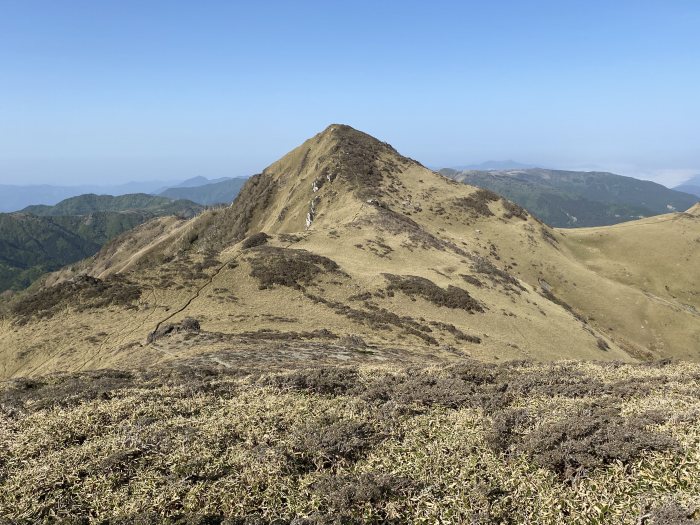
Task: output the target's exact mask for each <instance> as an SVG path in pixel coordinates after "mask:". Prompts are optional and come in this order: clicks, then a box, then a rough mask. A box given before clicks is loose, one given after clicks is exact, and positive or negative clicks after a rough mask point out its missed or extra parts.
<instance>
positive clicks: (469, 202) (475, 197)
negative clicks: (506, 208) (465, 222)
mask: <svg viewBox="0 0 700 525" xmlns="http://www.w3.org/2000/svg"><path fill="white" fill-rule="evenodd" d="M500 198H501V197H499V196H498V195H497V194H495V193H494V192H492V191H489V190H485V189H478V190H476V191H475V192H474V193H472V194H471V195H469V196H468V197H458V198H456V199H454V200H453V201H452V204H453V206H454V207H455V208H457V209H458V210H459V211H460V212H467V213H469V214H470V215H471V216H472V217H474V218H476V217H493V212H492V211H491V209H490V208H489V203H491V202H496V201H497V200H499V199H500Z"/></svg>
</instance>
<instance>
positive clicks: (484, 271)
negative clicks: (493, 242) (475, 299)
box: [461, 255, 525, 293]
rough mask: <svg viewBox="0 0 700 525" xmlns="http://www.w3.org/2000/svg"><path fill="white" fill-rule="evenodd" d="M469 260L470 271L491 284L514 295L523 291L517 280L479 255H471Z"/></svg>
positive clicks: (523, 288) (466, 279)
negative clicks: (486, 279)
mask: <svg viewBox="0 0 700 525" xmlns="http://www.w3.org/2000/svg"><path fill="white" fill-rule="evenodd" d="M471 260H472V265H471V267H472V271H473V272H475V273H478V274H481V275H484V276H486V278H488V279H489V280H490V281H491V282H492V283H494V284H497V285H500V286H501V287H502V288H503V289H505V290H508V291H511V292H515V293H519V292H524V291H525V287H524V286H523V285H522V284H521V283H520V281H519V280H518V279H516V278H515V277H513V276H512V275H511V274H509V273H508V272H507V271H505V270H502V269H500V268H499V267H498V266H496V265H495V264H493V263H492V262H491V261H490V260H488V259H487V258H486V257H481V256H480V255H473V256H471ZM461 277H462V278H463V279H464V280H465V281H467V282H472V281H471V280H470V279H469V276H466V275H462V276H461Z"/></svg>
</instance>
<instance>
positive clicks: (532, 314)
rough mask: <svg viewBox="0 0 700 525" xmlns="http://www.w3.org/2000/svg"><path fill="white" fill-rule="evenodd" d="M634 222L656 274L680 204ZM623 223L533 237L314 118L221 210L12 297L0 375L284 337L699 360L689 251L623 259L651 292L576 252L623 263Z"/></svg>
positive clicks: (106, 252)
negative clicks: (678, 270) (650, 248)
mask: <svg viewBox="0 0 700 525" xmlns="http://www.w3.org/2000/svg"><path fill="white" fill-rule="evenodd" d="M630 224H636V223H630ZM614 228H619V226H618V227H614ZM635 228H636V229H635V232H636V233H635V234H634V235H636V236H640V235H641V236H642V237H639V238H644V237H650V238H652V239H653V240H654V242H657V243H663V250H661V251H660V253H659V257H660V259H659V264H664V265H667V264H674V263H675V261H674V260H673V259H670V258H668V257H667V255H669V254H671V253H673V252H674V250H677V249H678V246H683V245H687V244H688V241H689V240H690V239H693V238H695V237H698V221H697V219H696V218H695V217H694V216H693V215H691V214H688V213H685V214H684V213H676V214H670V215H668V216H664V218H663V220H661V219H660V218H651V219H645V220H644V221H639V224H637V225H636V226H635ZM627 231H630V227H629V226H627V227H626V229H619V230H614V231H611V230H607V229H602V230H600V232H598V231H595V230H594V231H587V230H585V229H584V230H581V231H580V233H578V234H577V235H572V234H571V233H570V231H562V230H556V229H551V228H549V227H547V226H546V225H544V224H543V223H542V222H541V221H539V220H538V219H536V218H534V217H532V216H531V215H530V214H528V213H527V212H526V211H525V210H524V209H522V208H521V207H519V206H517V205H516V204H513V203H512V202H510V201H507V200H505V199H503V198H501V197H500V196H498V195H495V194H493V193H491V192H489V191H487V190H483V189H478V188H474V187H470V186H468V185H464V184H460V183H457V182H455V181H453V180H451V179H448V178H446V177H444V176H441V175H439V174H436V173H434V172H432V171H430V170H428V169H426V168H425V167H424V166H422V165H421V164H420V163H419V162H417V161H414V160H412V159H409V158H407V157H403V156H401V155H400V154H398V153H397V152H396V150H395V149H394V148H392V147H391V146H390V145H388V144H386V143H384V142H381V141H379V140H377V139H374V138H373V137H371V136H369V135H367V134H364V133H362V132H359V131H357V130H354V129H352V128H350V127H347V126H342V125H331V126H329V127H328V128H326V130H324V131H322V132H321V133H319V134H317V135H316V136H314V137H312V138H310V139H309V140H307V141H306V142H304V143H303V144H301V145H300V146H298V147H297V148H295V149H294V150H292V151H291V152H290V153H288V154H287V155H285V156H284V157H282V158H281V159H279V160H278V161H276V162H274V163H272V164H271V165H270V166H269V167H268V168H266V169H265V170H263V172H262V173H260V174H258V175H255V176H253V177H251V178H250V179H249V180H248V181H247V182H246V184H245V186H244V187H243V189H242V191H241V192H240V194H239V196H238V197H237V198H236V199H235V201H234V202H233V203H232V204H231V206H229V207H226V208H216V209H210V210H206V211H204V212H203V213H201V214H199V215H198V216H197V217H195V218H193V219H190V220H188V221H174V220H173V219H169V218H160V219H155V220H153V221H151V222H149V223H146V224H144V225H142V226H140V227H139V228H137V229H136V230H133V231H132V232H128V233H126V234H124V235H122V236H121V237H119V238H117V239H115V240H114V241H112V242H111V243H110V244H109V245H108V246H106V247H105V248H103V249H102V250H101V252H100V253H98V254H97V255H96V256H95V257H93V258H91V259H88V260H86V261H83V262H82V263H80V264H77V265H74V267H73V268H66V269H63V270H61V271H60V272H57V273H55V274H52V275H51V276H50V277H49V278H48V279H47V281H46V284H47V285H48V284H51V285H53V286H46V287H45V288H43V289H42V290H39V291H37V292H36V293H35V294H28V295H26V296H24V297H21V298H19V299H18V300H17V301H16V302H15V303H13V304H12V305H10V307H9V312H8V313H7V314H6V316H5V324H4V325H0V326H4V327H5V328H4V329H3V330H1V331H0V348H2V349H3V350H2V354H0V366H2V368H0V375H3V376H5V377H9V376H14V375H22V374H36V373H45V372H47V371H50V370H54V369H56V367H62V369H67V370H89V369H93V368H100V367H106V366H107V367H119V366H123V364H124V363H126V362H128V363H129V364H130V366H149V365H150V364H154V363H159V362H164V361H168V360H170V359H175V357H177V358H181V357H191V358H195V357H196V356H199V355H207V356H213V357H207V358H206V359H219V360H223V361H224V362H226V363H229V364H230V363H234V362H235V360H236V359H238V358H239V357H237V356H238V355H239V354H237V353H236V351H234V350H230V349H235V348H241V352H242V353H241V354H240V356H241V358H242V356H243V355H244V354H245V352H244V350H243V349H244V348H252V347H256V348H258V347H259V348H260V350H259V351H261V352H267V351H268V350H265V349H269V351H271V349H273V348H275V349H276V350H275V352H282V353H285V352H289V353H291V354H290V355H295V353H296V352H301V350H300V349H301V348H302V347H304V345H306V347H309V345H312V346H313V345H316V346H314V348H318V349H323V348H325V349H327V351H328V352H330V354H329V355H333V356H335V355H353V353H354V352H358V351H359V350H358V349H360V350H361V351H362V352H368V354H367V355H368V356H369V357H370V358H371V359H376V360H380V361H381V360H391V359H393V357H392V356H395V355H397V352H401V353H404V352H405V353H406V354H407V355H409V354H410V355H413V356H419V355H433V356H436V357H439V358H440V359H446V360H448V361H449V360H450V359H455V358H457V356H462V357H471V358H474V359H479V360H484V361H497V360H508V359H523V358H525V359H538V360H545V361H547V360H556V359H564V358H569V359H571V358H576V359H598V360H622V361H635V360H651V359H656V358H661V357H683V358H687V359H699V358H700V356H698V355H696V354H695V353H693V350H692V349H693V348H695V346H694V343H693V341H695V340H697V339H698V337H700V325H698V322H697V317H696V315H695V313H693V308H695V309H697V308H699V307H700V304H699V303H698V299H697V296H695V295H693V290H694V289H695V286H696V284H694V283H697V282H700V279H697V277H698V276H697V275H696V274H697V269H696V268H700V261H698V260H697V254H695V253H694V252H692V251H690V252H684V253H683V254H682V257H683V258H684V264H686V265H687V267H688V268H689V271H688V273H687V275H685V276H683V280H677V282H670V281H668V280H667V279H666V277H667V275H666V276H664V275H663V272H658V273H659V274H658V275H657V274H656V273H654V268H653V267H648V266H647V267H640V270H639V272H640V275H649V277H650V278H651V277H653V282H652V281H650V283H651V284H653V286H650V285H647V284H645V282H644V281H637V280H634V279H632V280H630V279H629V278H628V277H626V274H625V273H624V272H618V270H617V268H618V267H617V266H615V267H613V266H605V267H600V263H599V258H597V257H593V256H591V255H587V254H595V253H597V252H596V250H598V251H600V250H604V251H610V250H612V251H610V253H612V254H613V255H614V257H615V258H617V260H619V263H616V264H619V265H621V267H624V265H626V264H630V263H631V262H633V261H632V260H630V261H627V259H626V257H627V256H628V255H627V254H625V253H619V251H615V250H614V246H615V245H616V242H612V243H605V244H600V243H599V242H598V241H597V239H598V238H599V237H600V236H601V234H603V238H604V239H605V238H614V236H613V237H610V236H611V235H613V234H614V235H620V233H619V232H627ZM652 233H653V236H652ZM638 244H639V246H646V245H645V244H644V243H642V242H640V243H638ZM630 256H631V255H630ZM637 258H638V256H637V255H635V259H637ZM686 259H687V260H686ZM666 287H668V288H666ZM684 288H685V289H686V290H687V294H685V295H682V296H681V295H679V294H678V290H680V289H684ZM102 289H106V290H110V291H109V292H108V294H109V295H108V296H107V297H110V298H111V299H110V301H109V302H108V303H106V304H105V303H104V301H103V300H102V299H100V300H99V301H98V300H97V297H102V296H104V293H103V292H99V293H97V290H102ZM74 297H77V298H80V302H79V303H75V302H74V299H73V298H74ZM684 305H687V306H688V308H686V307H685V306H684ZM88 315H89V319H90V323H89V325H86V323H85V319H86V316H88ZM126 319H128V320H129V321H128V322H126ZM188 319H194V320H196V326H197V327H198V329H197V331H196V332H190V331H188V330H190V329H189V328H185V327H190V326H194V324H193V321H190V320H188ZM640 323H644V326H645V329H644V330H641V331H640V330H639V326H640ZM59 324H60V326H62V327H64V329H66V330H71V331H72V332H73V333H74V334H75V338H74V340H75V341H85V342H84V343H77V344H74V345H73V346H71V347H70V349H68V348H67V347H66V345H65V344H63V343H61V341H58V340H56V339H55V338H53V337H51V335H50V334H51V333H52V332H53V331H54V330H55V329H56V328H55V327H56V326H57V325H59ZM97 333H99V334H101V335H100V336H99V337H97V336H96V335H95V334H97ZM49 342H50V343H49ZM251 345H252V346H251ZM256 345H258V346H256ZM260 345H262V346H260ZM300 345H301V346H300ZM224 349H229V351H227V352H228V353H227V354H226V357H220V358H219V357H216V355H217V352H219V351H223V350H224ZM231 352H233V353H231ZM246 352H247V350H246ZM302 353H303V352H302ZM245 355H247V354H245ZM338 358H339V359H340V357H338ZM231 366H235V365H231Z"/></svg>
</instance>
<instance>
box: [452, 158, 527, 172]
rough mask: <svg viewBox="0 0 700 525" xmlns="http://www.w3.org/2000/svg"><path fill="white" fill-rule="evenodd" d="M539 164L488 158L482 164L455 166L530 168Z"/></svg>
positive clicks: (484, 168) (502, 168) (457, 167)
mask: <svg viewBox="0 0 700 525" xmlns="http://www.w3.org/2000/svg"><path fill="white" fill-rule="evenodd" d="M536 167H537V166H535V165H533V164H523V163H522V162H517V161H515V160H487V161H486V162H482V163H481V164H467V165H464V166H453V169H456V170H460V171H461V170H481V171H490V170H526V169H529V168H536Z"/></svg>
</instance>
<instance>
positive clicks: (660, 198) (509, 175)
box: [440, 168, 698, 228]
mask: <svg viewBox="0 0 700 525" xmlns="http://www.w3.org/2000/svg"><path fill="white" fill-rule="evenodd" d="M440 173H441V174H442V175H445V176H447V177H450V178H452V179H454V180H457V181H459V182H463V183H466V184H471V185H473V186H478V187H480V188H485V189H488V190H491V191H494V192H496V193H498V194H499V195H503V196H504V197H506V198H508V199H510V200H512V201H514V202H515V203H517V204H519V205H520V206H522V207H524V208H526V209H527V210H528V211H530V212H531V213H532V214H534V215H535V216H537V217H539V218H540V219H541V220H542V221H544V222H545V223H547V224H549V225H550V226H556V227H565V228H571V227H585V226H604V225H610V224H617V223H620V222H625V221H630V220H635V219H639V218H642V217H649V216H652V215H660V214H662V213H669V212H673V211H684V210H686V209H688V208H690V207H691V206H693V205H694V204H695V203H696V202H697V201H698V197H697V196H695V195H691V194H689V193H683V192H680V191H676V190H671V189H668V188H666V187H665V186H662V185H661V184H657V183H655V182H650V181H643V180H638V179H634V178H632V177H624V176H622V175H615V174H613V173H605V172H581V171H563V170H549V169H541V168H533V169H513V170H490V171H484V170H457V169H450V168H447V169H442V170H440Z"/></svg>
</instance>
